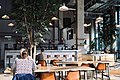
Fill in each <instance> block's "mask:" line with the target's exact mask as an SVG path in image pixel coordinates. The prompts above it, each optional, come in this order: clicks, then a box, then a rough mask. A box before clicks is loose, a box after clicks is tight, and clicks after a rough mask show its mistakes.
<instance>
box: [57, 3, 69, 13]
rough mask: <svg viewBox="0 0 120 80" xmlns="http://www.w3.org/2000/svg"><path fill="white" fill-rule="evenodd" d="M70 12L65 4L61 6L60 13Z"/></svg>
mask: <svg viewBox="0 0 120 80" xmlns="http://www.w3.org/2000/svg"><path fill="white" fill-rule="evenodd" d="M68 10H69V8H68V7H67V6H65V3H63V6H61V7H60V8H59V11H68Z"/></svg>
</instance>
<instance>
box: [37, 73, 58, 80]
mask: <svg viewBox="0 0 120 80" xmlns="http://www.w3.org/2000/svg"><path fill="white" fill-rule="evenodd" d="M38 77H39V79H40V80H56V76H55V73H54V72H42V73H40V75H39V76H38Z"/></svg>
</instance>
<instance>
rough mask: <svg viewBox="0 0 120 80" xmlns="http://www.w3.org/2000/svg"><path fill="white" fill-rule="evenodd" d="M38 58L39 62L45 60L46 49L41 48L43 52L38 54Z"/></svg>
mask: <svg viewBox="0 0 120 80" xmlns="http://www.w3.org/2000/svg"><path fill="white" fill-rule="evenodd" d="M36 60H37V62H38V63H39V61H41V60H45V55H44V49H41V52H40V53H39V54H38V55H37V57H36Z"/></svg>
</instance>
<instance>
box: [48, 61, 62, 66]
mask: <svg viewBox="0 0 120 80" xmlns="http://www.w3.org/2000/svg"><path fill="white" fill-rule="evenodd" d="M59 61H60V60H51V62H50V64H52V65H54V66H59V65H58V64H57V63H56V62H59Z"/></svg>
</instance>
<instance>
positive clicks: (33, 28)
mask: <svg viewBox="0 0 120 80" xmlns="http://www.w3.org/2000/svg"><path fill="white" fill-rule="evenodd" d="M12 5H13V8H12V13H11V16H12V17H13V19H15V21H16V26H15V27H16V30H17V31H19V32H21V33H22V35H23V37H24V39H28V40H29V43H30V49H31V51H32V47H33V45H34V44H35V43H39V42H42V41H43V42H44V39H43V35H44V34H46V33H47V32H48V31H49V29H48V26H49V22H50V21H51V18H52V17H53V16H54V15H55V14H56V12H57V11H58V7H59V0H12ZM31 54H32V52H31Z"/></svg>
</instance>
